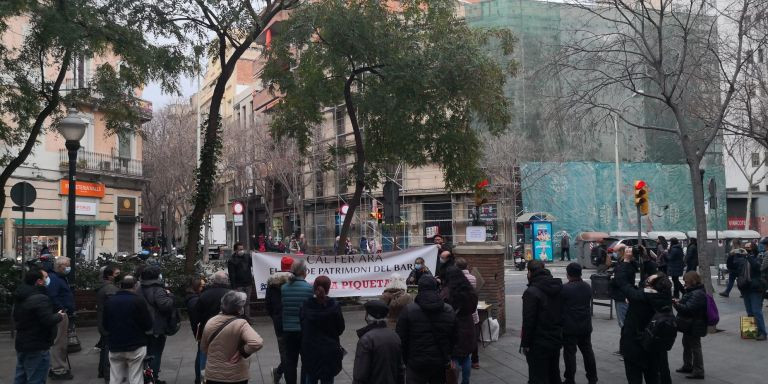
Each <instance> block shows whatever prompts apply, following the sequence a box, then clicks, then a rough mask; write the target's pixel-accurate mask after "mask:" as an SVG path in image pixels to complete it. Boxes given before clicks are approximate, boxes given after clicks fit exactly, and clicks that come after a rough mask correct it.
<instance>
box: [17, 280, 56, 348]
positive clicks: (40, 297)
mask: <svg viewBox="0 0 768 384" xmlns="http://www.w3.org/2000/svg"><path fill="white" fill-rule="evenodd" d="M14 300H15V306H14V309H13V321H14V323H15V325H16V344H15V345H16V351H17V352H35V351H47V350H48V349H50V348H51V345H53V341H54V340H55V339H56V324H58V323H59V322H60V321H61V320H62V317H61V315H59V314H57V313H56V312H54V309H53V302H52V301H51V298H50V297H48V294H47V291H46V289H45V287H37V286H35V287H33V286H31V285H27V284H21V285H19V287H18V288H17V289H16V294H15V295H14Z"/></svg>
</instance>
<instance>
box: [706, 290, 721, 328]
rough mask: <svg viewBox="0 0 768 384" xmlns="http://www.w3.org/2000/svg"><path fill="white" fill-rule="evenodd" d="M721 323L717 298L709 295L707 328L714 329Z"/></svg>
mask: <svg viewBox="0 0 768 384" xmlns="http://www.w3.org/2000/svg"><path fill="white" fill-rule="evenodd" d="M719 322H720V312H718V311H717V304H716V303H715V298H714V297H712V295H710V294H709V293H707V326H710V327H714V326H715V325H717V323H719Z"/></svg>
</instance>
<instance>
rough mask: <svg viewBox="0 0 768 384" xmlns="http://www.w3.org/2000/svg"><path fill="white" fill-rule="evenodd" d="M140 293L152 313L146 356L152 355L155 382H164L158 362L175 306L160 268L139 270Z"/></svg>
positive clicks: (151, 267)
mask: <svg viewBox="0 0 768 384" xmlns="http://www.w3.org/2000/svg"><path fill="white" fill-rule="evenodd" d="M139 293H140V295H141V296H142V297H144V300H145V301H146V302H147V308H148V309H149V312H150V313H151V314H152V330H151V332H150V333H149V335H147V339H148V341H147V356H152V357H153V359H152V363H151V365H152V371H153V373H154V375H155V377H154V379H155V381H154V382H155V384H165V381H162V380H160V379H159V377H160V363H161V362H162V357H163V350H165V341H166V338H167V336H168V334H167V332H168V328H169V324H170V322H171V315H172V312H173V310H174V308H175V306H174V303H173V295H172V294H171V292H170V291H168V290H167V289H166V288H165V284H164V283H163V277H162V274H161V273H160V268H158V267H155V266H148V267H146V268H144V270H143V271H142V272H141V290H140V291H139Z"/></svg>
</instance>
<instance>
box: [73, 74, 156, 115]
mask: <svg viewBox="0 0 768 384" xmlns="http://www.w3.org/2000/svg"><path fill="white" fill-rule="evenodd" d="M59 93H60V94H61V95H62V96H67V95H69V94H71V93H75V94H78V95H79V96H80V97H81V99H80V102H81V103H83V104H84V105H86V106H89V107H95V106H98V104H99V101H101V99H102V95H101V93H99V92H97V91H96V89H95V88H93V87H92V86H91V85H90V84H89V83H88V82H87V81H84V80H83V79H72V78H68V79H64V82H62V83H61V89H60V91H59ZM133 104H134V108H136V110H137V111H138V113H139V120H140V121H141V122H142V123H146V122H148V121H150V120H152V111H153V109H152V102H151V101H148V100H144V99H140V98H138V97H134V98H133Z"/></svg>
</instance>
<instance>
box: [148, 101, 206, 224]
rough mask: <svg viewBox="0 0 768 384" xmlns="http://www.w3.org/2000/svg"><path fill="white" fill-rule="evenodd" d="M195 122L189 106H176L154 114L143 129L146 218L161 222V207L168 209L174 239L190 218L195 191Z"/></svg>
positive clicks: (150, 220) (170, 106)
mask: <svg viewBox="0 0 768 384" xmlns="http://www.w3.org/2000/svg"><path fill="white" fill-rule="evenodd" d="M195 125H196V119H195V116H194V114H193V113H192V111H191V109H190V107H189V106H188V105H184V104H180V103H176V104H171V105H169V106H166V107H165V108H163V109H162V110H160V111H159V112H157V113H155V114H154V116H153V119H152V121H151V122H149V123H147V124H145V125H144V127H143V130H144V135H145V136H144V137H145V139H144V145H143V152H144V154H143V156H144V161H143V166H144V175H145V177H146V178H147V183H146V184H145V187H144V190H143V199H142V200H143V202H144V203H143V206H144V215H145V217H146V218H147V219H148V221H149V222H150V223H153V224H157V223H159V222H160V212H161V206H163V205H165V206H166V207H167V209H168V218H167V219H166V220H168V228H169V229H170V231H169V234H168V235H169V236H170V237H171V238H175V237H177V235H181V234H180V233H177V232H176V230H177V229H180V230H181V229H182V226H181V224H182V223H183V222H184V219H185V218H186V217H187V216H188V215H189V212H190V208H191V200H190V197H191V196H192V192H193V190H194V187H195V176H194V175H195V163H194V161H190V159H194V158H195Z"/></svg>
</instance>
